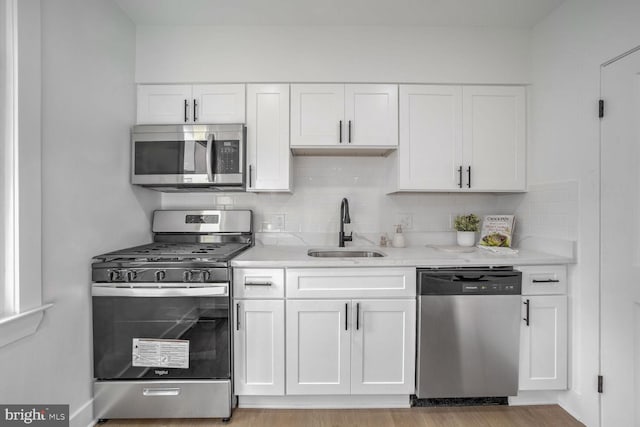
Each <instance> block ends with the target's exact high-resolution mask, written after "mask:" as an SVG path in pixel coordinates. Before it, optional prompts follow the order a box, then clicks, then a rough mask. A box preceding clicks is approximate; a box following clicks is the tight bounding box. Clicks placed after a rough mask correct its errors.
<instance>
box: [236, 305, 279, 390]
mask: <svg viewBox="0 0 640 427" xmlns="http://www.w3.org/2000/svg"><path fill="white" fill-rule="evenodd" d="M235 303H236V311H235V315H236V316H238V318H236V319H235V320H236V321H235V323H234V326H235V328H234V330H235V333H234V383H235V394H237V395H279V396H281V395H284V362H285V359H284V328H285V325H284V300H236V302H235Z"/></svg>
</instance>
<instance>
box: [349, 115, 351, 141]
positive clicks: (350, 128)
mask: <svg viewBox="0 0 640 427" xmlns="http://www.w3.org/2000/svg"><path fill="white" fill-rule="evenodd" d="M349 144H351V120H349Z"/></svg>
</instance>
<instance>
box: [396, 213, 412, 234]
mask: <svg viewBox="0 0 640 427" xmlns="http://www.w3.org/2000/svg"><path fill="white" fill-rule="evenodd" d="M394 224H400V225H401V226H402V229H403V230H411V229H412V228H413V214H410V213H399V214H396V220H395V222H394Z"/></svg>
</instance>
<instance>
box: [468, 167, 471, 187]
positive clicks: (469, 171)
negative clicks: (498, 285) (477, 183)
mask: <svg viewBox="0 0 640 427" xmlns="http://www.w3.org/2000/svg"><path fill="white" fill-rule="evenodd" d="M467 174H468V178H469V180H468V181H467V187H468V188H471V166H469V167H468V168H467Z"/></svg>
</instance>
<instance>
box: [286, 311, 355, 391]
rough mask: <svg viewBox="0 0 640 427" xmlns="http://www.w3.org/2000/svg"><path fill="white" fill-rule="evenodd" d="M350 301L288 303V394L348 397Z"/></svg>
mask: <svg viewBox="0 0 640 427" xmlns="http://www.w3.org/2000/svg"><path fill="white" fill-rule="evenodd" d="M350 304H351V303H350V301H348V300H287V344H286V347H287V352H286V353H287V394H349V390H350V377H349V365H350V363H351V360H350V354H351V330H350V327H349V319H348V311H349V306H350Z"/></svg>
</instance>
